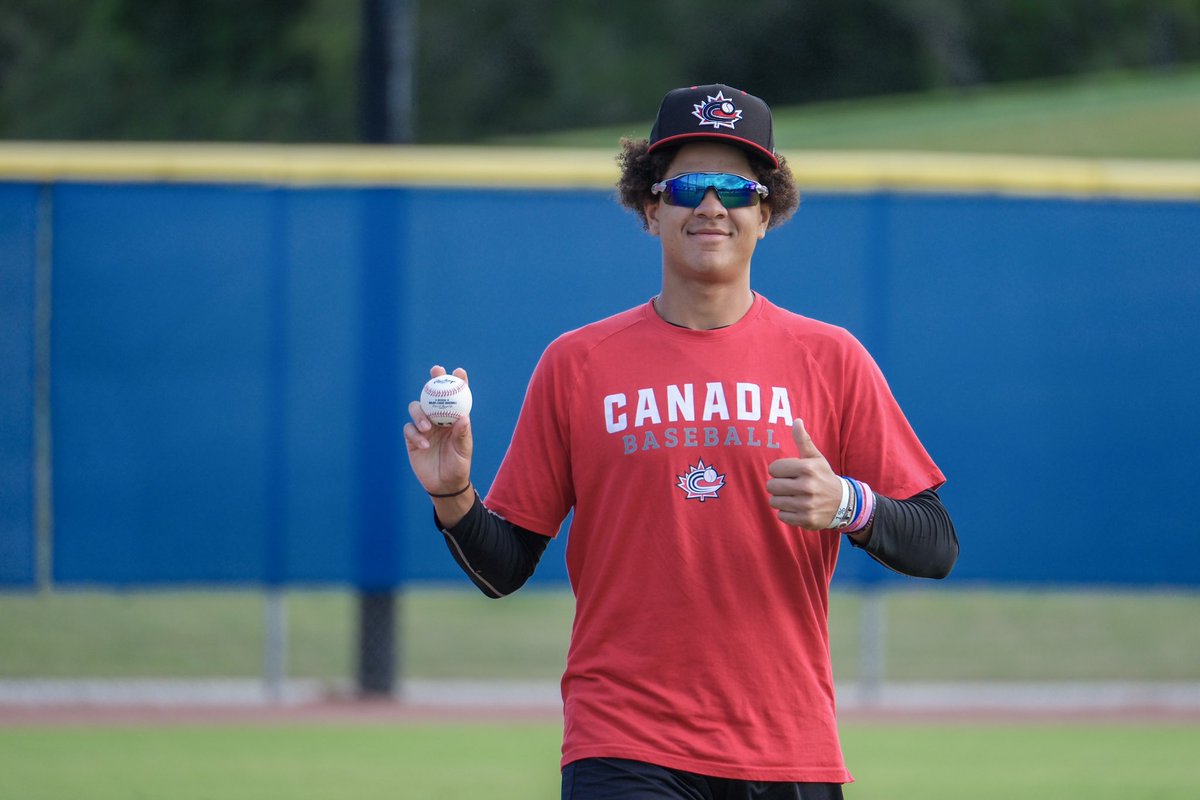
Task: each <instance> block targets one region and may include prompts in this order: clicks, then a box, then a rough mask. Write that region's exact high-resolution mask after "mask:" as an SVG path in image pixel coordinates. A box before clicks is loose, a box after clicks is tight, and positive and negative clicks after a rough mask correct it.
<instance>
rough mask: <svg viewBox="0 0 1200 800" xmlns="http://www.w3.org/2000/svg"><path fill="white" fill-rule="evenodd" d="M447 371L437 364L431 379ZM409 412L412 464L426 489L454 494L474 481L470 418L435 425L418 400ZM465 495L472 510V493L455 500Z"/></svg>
mask: <svg viewBox="0 0 1200 800" xmlns="http://www.w3.org/2000/svg"><path fill="white" fill-rule="evenodd" d="M445 374H446V370H445V368H444V367H440V366H434V367H433V368H432V369H431V370H429V376H430V377H431V378H436V377H438V376H441V375H445ZM453 374H454V375H455V376H456V377H459V378H462V379H463V380H464V381H465V380H467V371H466V370H464V369H461V368H460V369H456V370H454V373H453ZM408 414H409V416H410V417H412V422H409V423H408V424H406V425H405V426H404V442H405V444H406V445H407V447H408V463H409V465H410V466H411V467H412V471H413V474H414V475H416V476H417V480H418V481H420V482H421V486H422V487H424V489H425V491H426V492H428V493H429V494H431V495H437V494H450V493H452V492H457V491H458V490H459V489H462V488H463V487H464V486H466V485H467V484H468V483H470V481H471V453H472V451H473V449H474V439H473V438H472V436H471V420H470V418H468V417H463V418H460V419H458V420H456V421H455V423H454V424H453V425H450V426H441V425H434V424H433V423H432V422H430V420H429V418H428V417H427V416H425V412H424V411H422V410H421V403H420V401H417V400H413V401H412V402H411V403H409V404H408ZM464 498H466V500H465V502H466V507H467V508H468V509H469V508H470V505H471V503H473V502H474V500H475V497H474V494H473V493H472V492H464V493H463V494H461V495H459V496H458V497H455V498H451V499H452V500H459V501H462V500H463V499H464ZM456 505H458V504H456ZM464 513H465V509H464ZM439 517H441V514H440V513H439ZM443 522H445V523H446V524H447V525H453V524H454V521H452V520H447V519H445V518H443Z"/></svg>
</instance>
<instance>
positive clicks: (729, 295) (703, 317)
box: [654, 282, 754, 331]
mask: <svg viewBox="0 0 1200 800" xmlns="http://www.w3.org/2000/svg"><path fill="white" fill-rule="evenodd" d="M752 305H754V293H753V292H752V291H750V287H749V286H748V285H738V286H712V285H709V286H696V285H694V284H693V285H689V286H687V287H672V286H668V285H667V283H666V282H664V284H663V289H662V293H661V294H660V295H659V296H658V297H656V298H654V310H655V311H657V312H658V315H659V316H660V317H662V318H663V319H664V320H666V321H667V322H670V323H671V324H673V325H680V326H682V327H684V328H691V329H692V330H698V331H707V330H713V329H714V328H724V327H727V326H729V325H732V324H733V323H735V322H737V321H738V320H739V319H741V318H742V317H744V316H746V312H747V311H749V310H750V306H752Z"/></svg>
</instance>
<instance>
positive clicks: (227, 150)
mask: <svg viewBox="0 0 1200 800" xmlns="http://www.w3.org/2000/svg"><path fill="white" fill-rule="evenodd" d="M615 154H616V148H615V147H614V149H613V150H611V151H609V150H595V149H590V150H584V149H557V148H521V147H451V146H425V145H408V146H404V145H267V144H164V143H124V142H123V143H84V142H70V143H67V142H0V180H6V181H28V182H54V181H98V182H185V183H186V182H198V183H211V182H232V183H262V184H272V185H300V186H303V185H333V186H476V187H531V188H576V187H580V188H611V187H612V186H613V184H614V182H615V180H616V177H617V166H616V161H615ZM784 155H785V156H786V157H787V159H788V162H789V164H790V165H791V167H792V171H793V173H794V174H795V176H796V180H797V183H798V184H799V186H800V187H801V189H802V190H815V189H827V190H834V191H848V192H870V191H879V190H896V191H929V192H953V193H963V194H987V193H1001V194H1018V195H1066V196H1081V197H1098V196H1117V197H1146V198H1167V199H1200V161H1148V160H1146V161H1133V160H1118V159H1084V158H1051V157H1035V156H1006V155H969V154H963V153H924V152H881V151H815V150H793V151H786V150H785V151H784Z"/></svg>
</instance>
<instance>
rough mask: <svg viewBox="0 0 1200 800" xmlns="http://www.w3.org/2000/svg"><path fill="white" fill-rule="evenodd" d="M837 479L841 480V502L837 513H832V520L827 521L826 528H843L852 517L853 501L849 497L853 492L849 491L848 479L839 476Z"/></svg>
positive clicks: (852, 495)
mask: <svg viewBox="0 0 1200 800" xmlns="http://www.w3.org/2000/svg"><path fill="white" fill-rule="evenodd" d="M838 480H839V481H841V482H842V502H841V505H839V506H838V510H837V513H836V514H834V515H833V521H832V522H830V523H829V528H828V530H836V529H838V528H844V527H846V526H847V525H849V524H850V521H851V520H852V519H854V503H853V502H851V499H850V498H852V497H854V493H853V492H851V491H850V481H848V480H846V479H845V478H842V477H840V476H839V477H838Z"/></svg>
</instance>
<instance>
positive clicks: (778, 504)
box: [767, 419, 842, 531]
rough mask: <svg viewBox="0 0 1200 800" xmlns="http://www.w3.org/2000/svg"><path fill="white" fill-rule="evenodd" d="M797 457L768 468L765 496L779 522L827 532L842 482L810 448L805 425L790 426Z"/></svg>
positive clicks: (778, 461)
mask: <svg viewBox="0 0 1200 800" xmlns="http://www.w3.org/2000/svg"><path fill="white" fill-rule="evenodd" d="M792 438H793V439H794V440H795V441H796V448H797V449H798V450H799V455H798V456H797V457H795V458H780V459H778V460H776V461H772V462H771V464H770V466H769V467H768V470H767V471H768V472H769V473H770V475H771V478H770V480H768V481H767V493H768V494H770V495H771V500H770V503H771V508H774V509H777V510H778V512H779V514H778V515H779V519H780V520H781V521H782V522H785V523H787V524H788V525H795V526H796V527H798V528H804V529H806V530H810V531H823V530H827V529H828V528H829V526H830V525H831V524H832V523H833V517H834V515H835V514H837V510H838V506H839V505H841V502H842V481H841V479H840V478H839V477H838V476H837V475H836V474H834V472H833V468H832V467H830V466H829V462H828V461H826V460H825V456H823V455H821V451H820V450H818V449H817V446H816V445H815V444H813V440H812V437H810V436H809V435H808V431H806V430H805V429H804V422H803V421H802V420H799V419H798V420H796V421H795V422H794V423H792Z"/></svg>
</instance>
